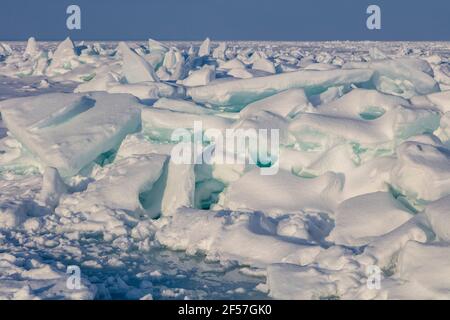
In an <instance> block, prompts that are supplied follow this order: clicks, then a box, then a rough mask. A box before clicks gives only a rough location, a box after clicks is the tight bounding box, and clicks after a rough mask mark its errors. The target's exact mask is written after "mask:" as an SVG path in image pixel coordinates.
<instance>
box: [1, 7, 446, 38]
mask: <svg viewBox="0 0 450 320" xmlns="http://www.w3.org/2000/svg"><path fill="white" fill-rule="evenodd" d="M70 4H77V5H79V6H80V7H81V10H82V29H81V30H74V31H70V30H67V28H66V18H67V15H66V8H67V6H68V5H70ZM369 4H377V5H379V6H380V7H381V9H382V29H381V30H377V31H370V30H368V29H367V28H366V18H367V15H366V13H365V12H366V8H367V6H368V5H369ZM449 14H450V1H448V0H426V1H417V0H1V7H0V40H24V39H27V38H28V37H29V36H35V37H36V38H37V39H38V40H61V39H63V38H65V37H66V36H70V37H71V38H72V39H74V40H143V39H147V38H149V37H150V38H154V39H160V40H203V39H204V38H205V37H206V36H209V37H210V38H211V39H213V40H449V41H450V18H449Z"/></svg>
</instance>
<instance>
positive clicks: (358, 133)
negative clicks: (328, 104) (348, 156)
mask: <svg viewBox="0 0 450 320" xmlns="http://www.w3.org/2000/svg"><path fill="white" fill-rule="evenodd" d="M439 118H440V116H439V114H438V113H437V112H436V111H433V110H427V109H411V108H406V107H401V106H397V107H395V108H393V109H392V110H390V111H387V112H386V113H384V114H383V115H382V116H380V117H378V118H377V119H375V120H365V119H362V118H359V119H357V118H353V117H350V118H349V117H339V116H331V115H330V116H328V115H322V114H312V113H302V114H299V115H298V117H297V118H295V119H294V120H293V121H292V122H291V123H290V125H289V131H290V132H292V133H293V134H294V135H295V137H296V138H297V140H298V141H300V142H301V143H302V144H304V145H310V146H315V147H319V148H320V147H323V146H330V145H333V144H335V143H336V142H339V141H341V140H342V139H343V140H346V141H353V142H358V143H362V144H380V143H386V142H392V143H393V144H395V143H396V142H397V141H398V140H400V141H401V140H404V139H406V138H408V137H410V136H413V135H417V134H421V133H427V132H433V131H434V130H436V129H437V128H438V126H439Z"/></svg>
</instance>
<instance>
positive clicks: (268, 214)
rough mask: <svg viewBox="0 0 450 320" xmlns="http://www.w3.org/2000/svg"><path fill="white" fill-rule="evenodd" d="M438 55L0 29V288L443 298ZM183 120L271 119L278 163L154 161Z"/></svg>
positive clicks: (443, 144)
mask: <svg viewBox="0 0 450 320" xmlns="http://www.w3.org/2000/svg"><path fill="white" fill-rule="evenodd" d="M449 58H450V44H449V43H445V42H439V43H406V42H390V43H382V42H377V43H371V42H361V43H359V42H320V43H319V42H312V43H296V42H232V41H230V42H220V43H216V42H214V41H211V40H210V39H209V38H207V39H206V40H205V41H203V43H199V42H158V41H156V40H153V39H150V40H149V41H148V42H145V43H135V42H127V43H125V42H121V43H119V44H118V43H91V42H85V43H74V42H73V41H71V40H70V39H69V38H67V39H66V40H64V41H63V42H61V43H59V44H58V43H52V42H39V39H34V38H30V39H29V40H28V42H27V43H19V42H12V43H0V114H1V121H0V299H115V298H119V299H124V298H125V299H212V298H225V299H234V298H241V299H248V298H250V299H252V298H273V299H450V282H449V280H448V279H450V245H449V243H450V94H449V92H450V91H449V90H450V72H449V68H450V67H449V63H450V60H449ZM195 122H201V123H202V128H203V130H208V129H216V130H217V131H219V132H225V131H226V129H250V128H253V129H278V130H279V138H280V141H279V142H280V152H279V154H278V155H277V157H276V159H275V158H272V159H275V160H276V163H277V164H278V165H279V170H277V171H276V173H275V174H273V175H263V174H261V168H260V167H261V166H263V164H261V163H257V164H249V163H234V164H226V163H211V164H210V163H201V164H199V163H197V164H188V163H186V164H179V163H176V162H174V161H172V160H173V158H172V157H173V155H172V149H173V148H174V147H175V146H176V144H175V143H174V141H171V140H170V138H171V134H172V132H173V131H174V130H176V129H187V130H191V131H192V130H193V129H194V128H195V125H194V123H195ZM208 143H211V141H208V142H205V144H208ZM206 150H216V149H215V147H214V146H210V148H207V149H206ZM205 152H206V151H205ZM226 152H229V153H233V151H232V150H228V149H227V150H226ZM214 157H218V155H217V154H215V153H214ZM274 163H275V161H274V162H273V163H269V166H273V165H274ZM264 165H267V164H264ZM69 266H72V267H73V266H76V267H79V268H80V271H81V280H80V283H79V286H78V287H77V288H76V289H73V288H71V287H70V286H69V285H68V284H69V282H68V281H70V276H71V274H70V273H67V270H68V267H69ZM374 268H375V269H374ZM368 270H379V271H380V273H379V280H380V282H379V287H377V288H373V287H372V286H371V285H370V284H373V283H371V282H370V281H371V280H370V279H371V274H370V273H368Z"/></svg>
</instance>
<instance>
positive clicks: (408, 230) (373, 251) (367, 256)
mask: <svg viewBox="0 0 450 320" xmlns="http://www.w3.org/2000/svg"><path fill="white" fill-rule="evenodd" d="M432 237H433V234H432V233H431V231H430V230H429V228H428V223H427V221H426V219H425V217H424V216H423V215H422V214H418V215H416V216H414V217H413V218H411V219H409V220H408V221H406V222H405V223H404V224H402V225H401V226H399V227H398V228H396V229H394V230H392V231H391V232H389V233H387V234H385V235H383V236H380V237H378V238H377V239H375V240H374V241H372V242H371V243H370V244H369V245H368V246H367V247H366V248H365V250H364V253H363V255H361V256H359V257H358V260H359V261H360V262H361V263H362V264H363V265H377V266H379V267H380V268H385V269H386V270H389V269H391V268H392V267H393V266H395V263H396V259H397V258H398V253H399V252H400V251H401V250H402V249H403V248H404V246H405V245H406V244H407V243H408V242H409V241H417V242H421V243H425V242H427V241H429V240H430V239H431V238H432Z"/></svg>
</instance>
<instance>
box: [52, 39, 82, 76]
mask: <svg viewBox="0 0 450 320" xmlns="http://www.w3.org/2000/svg"><path fill="white" fill-rule="evenodd" d="M78 65H79V61H78V56H77V54H76V51H75V46H74V44H73V42H72V40H70V38H69V37H67V38H66V39H65V40H64V41H63V42H61V43H60V44H59V45H58V47H57V48H56V50H55V52H54V53H53V56H52V58H51V63H50V65H49V67H48V68H47V73H49V74H58V73H65V72H68V71H69V70H71V69H73V68H75V67H77V66H78Z"/></svg>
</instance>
